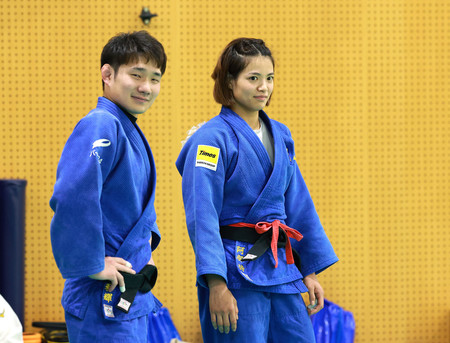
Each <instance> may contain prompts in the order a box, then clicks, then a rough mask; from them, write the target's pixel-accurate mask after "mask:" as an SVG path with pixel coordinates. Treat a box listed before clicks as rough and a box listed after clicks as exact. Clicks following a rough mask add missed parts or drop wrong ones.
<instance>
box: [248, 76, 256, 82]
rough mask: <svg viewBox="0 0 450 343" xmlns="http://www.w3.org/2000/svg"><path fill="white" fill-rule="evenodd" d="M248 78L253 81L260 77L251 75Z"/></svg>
mask: <svg viewBox="0 0 450 343" xmlns="http://www.w3.org/2000/svg"><path fill="white" fill-rule="evenodd" d="M248 79H249V80H252V81H256V80H258V78H257V77H256V76H250V77H249V78H248Z"/></svg>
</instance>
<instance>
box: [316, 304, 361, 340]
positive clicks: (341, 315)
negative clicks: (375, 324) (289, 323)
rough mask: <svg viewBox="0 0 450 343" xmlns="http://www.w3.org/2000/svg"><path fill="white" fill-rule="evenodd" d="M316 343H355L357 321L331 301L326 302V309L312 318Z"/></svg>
mask: <svg viewBox="0 0 450 343" xmlns="http://www.w3.org/2000/svg"><path fill="white" fill-rule="evenodd" d="M311 321H312V324H313V329H314V334H315V336H316V343H353V341H354V339H355V319H354V318H353V314H352V313H351V312H349V311H345V310H344V309H342V308H341V307H339V306H338V305H336V304H334V303H332V302H331V301H329V300H327V299H325V300H324V308H323V309H322V310H321V311H319V312H318V313H316V314H314V315H312V316H311Z"/></svg>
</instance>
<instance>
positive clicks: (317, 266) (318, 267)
mask: <svg viewBox="0 0 450 343" xmlns="http://www.w3.org/2000/svg"><path fill="white" fill-rule="evenodd" d="M338 261H339V259H338V258H337V257H333V258H330V259H328V260H325V261H322V262H319V263H314V264H313V265H311V266H308V267H307V268H304V267H302V270H301V273H302V275H303V277H305V276H307V275H310V274H312V273H316V274H319V273H321V272H323V271H324V270H325V269H327V268H329V267H331V266H332V265H333V264H335V263H336V262H338Z"/></svg>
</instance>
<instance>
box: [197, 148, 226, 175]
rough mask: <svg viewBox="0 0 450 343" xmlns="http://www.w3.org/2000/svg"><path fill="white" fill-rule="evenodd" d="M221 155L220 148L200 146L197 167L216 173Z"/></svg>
mask: <svg viewBox="0 0 450 343" xmlns="http://www.w3.org/2000/svg"><path fill="white" fill-rule="evenodd" d="M219 153H220V149H219V148H216V147H213V146H209V145H199V146H198V148H197V159H196V160H195V166H196V167H203V168H207V169H211V170H214V171H216V170H217V162H218V161H219Z"/></svg>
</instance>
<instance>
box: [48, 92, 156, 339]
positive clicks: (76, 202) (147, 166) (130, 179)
mask: <svg viewBox="0 0 450 343" xmlns="http://www.w3.org/2000/svg"><path fill="white" fill-rule="evenodd" d="M155 184H156V170H155V164H154V160H153V156H152V152H151V150H150V146H149V145H148V143H147V141H146V139H145V137H144V135H143V133H142V131H141V130H140V128H139V127H138V126H137V125H135V124H133V123H132V122H131V120H130V119H129V118H128V117H127V115H126V114H125V113H124V112H123V111H122V110H121V109H120V108H119V107H118V106H117V105H115V104H114V103H112V102H111V101H109V100H108V99H106V98H103V97H101V98H99V100H98V104H97V108H95V109H94V110H92V111H91V112H90V113H89V114H88V115H87V116H85V117H84V118H83V119H81V120H80V122H79V123H78V124H77V125H76V127H75V129H74V130H73V133H72V134H71V136H70V137H69V139H68V141H67V143H66V145H65V147H64V150H63V152H62V155H61V159H60V162H59V164H58V169H57V179H56V183H55V186H54V193H53V196H52V198H51V200H50V206H51V208H52V209H53V211H54V212H55V213H54V216H53V219H52V222H51V242H52V249H53V254H54V257H55V260H56V264H57V266H58V268H59V270H60V272H61V274H62V276H63V277H64V278H65V279H67V280H66V282H65V285H64V291H63V296H62V305H63V307H64V309H65V311H66V322H67V325H68V328H69V335H71V337H70V341H71V342H94V341H106V340H110V339H112V340H110V341H114V342H141V341H142V342H146V341H147V340H146V339H147V336H146V333H147V326H141V327H139V325H145V324H146V323H147V315H148V314H149V313H150V312H151V311H152V310H155V311H156V310H157V309H158V308H159V306H160V303H159V302H158V300H157V299H156V298H155V297H154V296H153V295H152V293H151V292H148V293H140V292H138V294H137V296H136V298H135V300H134V302H133V304H132V305H131V307H130V310H129V313H127V314H126V313H123V312H121V311H118V310H117V309H115V308H114V306H115V305H116V304H117V302H118V300H119V297H120V291H119V289H118V288H119V287H116V289H115V290H114V292H112V293H109V292H107V291H106V290H105V284H106V282H105V281H98V280H93V279H90V278H89V277H88V275H91V274H95V273H98V272H100V271H102V270H103V269H104V260H105V256H113V257H121V258H123V259H125V260H127V261H129V262H130V263H131V264H132V266H133V269H134V270H136V271H137V272H138V271H140V270H141V269H142V268H143V267H144V266H145V265H146V264H147V263H148V262H149V260H150V258H151V254H152V250H154V249H156V247H157V246H158V244H159V241H160V233H159V230H158V227H157V225H156V214H155V209H154V197H155ZM150 237H152V246H151V247H150V244H149V240H150ZM133 323H134V324H133ZM71 328H73V329H72V332H71Z"/></svg>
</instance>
